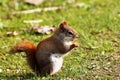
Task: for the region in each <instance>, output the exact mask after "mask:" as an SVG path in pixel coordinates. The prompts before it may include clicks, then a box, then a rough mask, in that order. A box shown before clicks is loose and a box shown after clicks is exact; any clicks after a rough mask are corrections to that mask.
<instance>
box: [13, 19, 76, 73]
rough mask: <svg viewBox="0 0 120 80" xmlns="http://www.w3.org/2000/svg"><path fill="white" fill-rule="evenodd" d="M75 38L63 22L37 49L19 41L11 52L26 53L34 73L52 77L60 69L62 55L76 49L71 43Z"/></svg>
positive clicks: (70, 29) (32, 45)
mask: <svg viewBox="0 0 120 80" xmlns="http://www.w3.org/2000/svg"><path fill="white" fill-rule="evenodd" d="M76 37H78V34H77V33H76V31H75V30H74V29H73V28H72V27H70V26H69V25H68V24H67V23H66V22H65V21H64V22H62V23H61V24H60V25H59V27H58V28H57V29H56V31H55V32H54V34H53V35H52V36H51V37H49V38H47V39H45V40H42V41H40V43H39V44H38V45H37V47H35V46H34V44H32V43H31V42H29V41H21V42H20V43H18V44H16V45H15V46H14V47H13V48H12V50H11V52H12V53H15V52H26V55H27V61H28V63H29V66H30V67H31V68H32V70H33V71H34V72H36V73H38V74H40V75H46V74H49V75H54V74H55V73H57V72H58V71H59V70H60V69H61V67H62V64H63V58H64V55H65V54H67V52H69V51H71V50H72V49H73V48H75V47H78V45H77V44H75V43H72V42H73V40H74V39H75V38H76Z"/></svg>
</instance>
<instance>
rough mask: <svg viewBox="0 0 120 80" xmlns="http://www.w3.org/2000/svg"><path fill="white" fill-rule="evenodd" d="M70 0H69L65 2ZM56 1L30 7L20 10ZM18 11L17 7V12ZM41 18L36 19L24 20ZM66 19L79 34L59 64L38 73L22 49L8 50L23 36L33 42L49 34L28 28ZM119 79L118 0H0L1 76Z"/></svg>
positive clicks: (2, 79)
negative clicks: (53, 70) (53, 71)
mask: <svg viewBox="0 0 120 80" xmlns="http://www.w3.org/2000/svg"><path fill="white" fill-rule="evenodd" d="M68 1H73V2H68ZM50 7H61V8H59V9H58V10H50V11H45V10H42V11H41V12H33V13H21V12H22V11H27V10H33V9H37V8H41V9H44V8H50ZM18 12H19V13H18ZM25 20H27V21H29V20H42V22H40V23H24V21H25ZM62 21H67V23H68V24H69V25H71V26H72V27H73V28H74V29H75V30H76V31H77V32H78V34H79V38H78V39H76V40H75V42H77V43H78V44H79V47H78V48H76V49H74V50H72V51H71V52H70V54H69V55H68V56H66V57H65V59H64V64H63V67H64V69H63V70H61V71H60V72H58V73H57V74H56V75H55V76H46V77H44V76H43V77H41V76H38V75H36V74H35V73H33V72H32V71H31V69H30V68H29V66H28V64H27V61H26V57H25V54H24V53H21V54H15V55H10V54H9V50H10V49H11V48H12V46H13V45H15V44H16V43H17V42H19V41H21V40H22V39H26V40H30V41H31V42H34V43H35V45H37V44H38V42H39V41H41V40H43V39H45V38H46V37H49V36H50V35H52V34H48V35H46V34H36V33H35V32H34V31H30V30H29V28H31V27H34V26H45V25H48V26H53V25H54V26H55V28H56V27H57V26H58V25H59V23H60V22H62ZM25 79H28V80H41V79H43V80H120V0H64V1H62V0H49V1H48V0H45V1H44V2H43V3H41V4H40V5H32V4H27V3H25V2H24V1H23V0H1V1H0V80H25Z"/></svg>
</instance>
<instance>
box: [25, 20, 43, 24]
mask: <svg viewBox="0 0 120 80" xmlns="http://www.w3.org/2000/svg"><path fill="white" fill-rule="evenodd" d="M42 21H43V20H24V21H23V23H30V24H34V23H40V22H42Z"/></svg>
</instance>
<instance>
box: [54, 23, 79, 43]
mask: <svg viewBox="0 0 120 80" xmlns="http://www.w3.org/2000/svg"><path fill="white" fill-rule="evenodd" d="M55 34H56V36H57V37H58V38H59V39H61V40H64V41H73V40H74V39H75V38H76V37H78V34H77V33H76V31H75V30H74V29H73V28H72V27H71V26H69V25H68V24H67V22H66V21H64V22H62V23H60V25H59V27H58V29H57V30H56V33H55Z"/></svg>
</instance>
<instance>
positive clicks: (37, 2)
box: [25, 0, 44, 5]
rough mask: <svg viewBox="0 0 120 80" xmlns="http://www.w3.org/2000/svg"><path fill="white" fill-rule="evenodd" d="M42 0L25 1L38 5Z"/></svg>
mask: <svg viewBox="0 0 120 80" xmlns="http://www.w3.org/2000/svg"><path fill="white" fill-rule="evenodd" d="M43 1H44V0H25V2H26V3H30V4H34V5H39V4H41V3H42V2H43Z"/></svg>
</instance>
